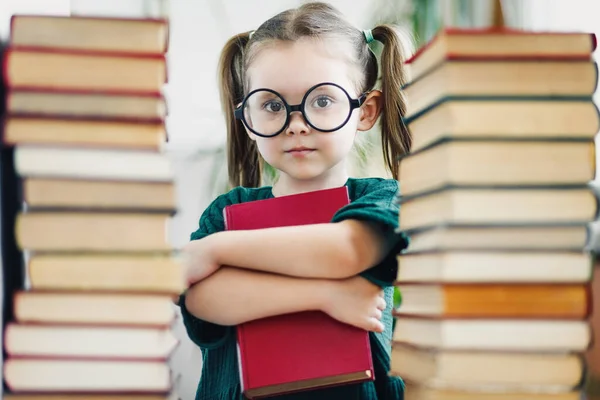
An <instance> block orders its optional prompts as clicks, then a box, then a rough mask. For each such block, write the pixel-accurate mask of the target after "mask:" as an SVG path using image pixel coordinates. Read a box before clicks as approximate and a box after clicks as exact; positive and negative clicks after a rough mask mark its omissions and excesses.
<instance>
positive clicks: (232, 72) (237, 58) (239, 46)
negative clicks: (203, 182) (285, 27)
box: [219, 32, 261, 187]
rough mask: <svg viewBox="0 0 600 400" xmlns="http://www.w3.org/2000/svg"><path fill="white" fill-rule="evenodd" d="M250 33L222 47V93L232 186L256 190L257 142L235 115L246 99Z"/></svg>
mask: <svg viewBox="0 0 600 400" xmlns="http://www.w3.org/2000/svg"><path fill="white" fill-rule="evenodd" d="M249 40H250V34H249V32H246V33H240V34H238V35H235V36H233V37H232V38H231V39H229V41H228V42H227V43H226V44H225V47H223V50H222V51H221V57H220V60H219V91H220V94H221V106H222V109H223V112H224V113H225V121H226V125H227V170H228V174H229V183H230V184H231V185H232V186H234V187H235V186H247V187H257V186H259V184H260V169H261V168H260V163H259V155H258V149H257V148H256V143H255V142H254V141H253V140H250V138H249V137H248V135H247V134H246V131H245V128H244V124H243V123H242V121H240V120H238V119H236V118H235V116H234V110H235V108H236V107H237V106H238V105H239V104H240V103H241V102H242V100H243V99H244V77H243V71H244V65H243V63H244V60H243V59H244V49H245V48H246V45H247V44H248V41H249Z"/></svg>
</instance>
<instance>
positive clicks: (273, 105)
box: [263, 100, 285, 112]
mask: <svg viewBox="0 0 600 400" xmlns="http://www.w3.org/2000/svg"><path fill="white" fill-rule="evenodd" d="M263 108H264V109H265V110H267V111H270V112H280V111H281V110H283V109H284V108H285V107H284V106H283V104H281V102H279V101H274V100H271V101H269V102H267V103H265V104H264V105H263Z"/></svg>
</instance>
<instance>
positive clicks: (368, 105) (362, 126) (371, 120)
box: [358, 90, 383, 131]
mask: <svg viewBox="0 0 600 400" xmlns="http://www.w3.org/2000/svg"><path fill="white" fill-rule="evenodd" d="M382 106H383V96H382V93H381V91H380V90H372V91H371V92H369V94H368V95H367V98H366V99H365V101H364V102H363V104H362V106H361V107H360V117H359V120H358V130H359V131H368V130H369V129H371V128H372V127H373V125H375V122H377V118H379V115H380V114H381V109H382Z"/></svg>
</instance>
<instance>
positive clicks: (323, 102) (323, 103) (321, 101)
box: [313, 96, 331, 108]
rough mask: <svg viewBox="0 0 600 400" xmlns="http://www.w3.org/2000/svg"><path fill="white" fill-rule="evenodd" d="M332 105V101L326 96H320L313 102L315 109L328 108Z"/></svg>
mask: <svg viewBox="0 0 600 400" xmlns="http://www.w3.org/2000/svg"><path fill="white" fill-rule="evenodd" d="M330 105H331V99H330V98H329V97H326V96H320V97H317V98H316V99H315V101H313V107H317V108H326V107H329V106H330Z"/></svg>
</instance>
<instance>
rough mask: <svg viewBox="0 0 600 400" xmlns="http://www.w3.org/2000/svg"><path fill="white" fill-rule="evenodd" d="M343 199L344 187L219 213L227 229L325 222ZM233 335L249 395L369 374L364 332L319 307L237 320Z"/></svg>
mask: <svg viewBox="0 0 600 400" xmlns="http://www.w3.org/2000/svg"><path fill="white" fill-rule="evenodd" d="M348 203H349V198H348V190H347V188H346V187H345V186H344V187H340V188H334V189H327V190H320V191H315V192H309V193H302V194H297V195H291V196H283V197H278V198H272V199H266V200H258V201H254V202H247V203H242V204H236V205H232V206H228V207H226V208H225V209H224V210H223V213H224V217H225V218H224V219H225V227H226V229H227V230H242V229H244V230H246V229H261V228H268V227H277V226H293V225H305V224H315V223H326V222H329V221H331V219H332V217H333V215H334V214H335V213H336V212H337V211H338V210H339V209H340V208H341V207H343V206H345V205H347V204H348ZM237 339H238V356H239V358H238V361H239V366H240V375H241V376H240V381H241V384H242V390H243V391H244V394H245V395H246V396H247V397H249V398H258V397H263V396H270V395H275V394H283V393H291V392H298V391H302V390H309V389H316V388H323V387H328V386H334V385H341V384H346V383H356V382H361V381H367V380H372V379H374V372H373V362H372V357H371V348H370V343H369V336H368V332H367V331H364V330H362V329H359V328H355V327H352V326H349V325H346V324H343V323H341V322H338V321H336V320H334V319H333V318H331V317H329V316H328V315H326V314H324V313H322V312H320V311H309V312H302V313H293V314H287V315H280V316H275V317H270V318H264V319H260V320H255V321H251V322H247V323H244V324H241V325H239V326H238V327H237ZM282 359H285V362H282Z"/></svg>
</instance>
